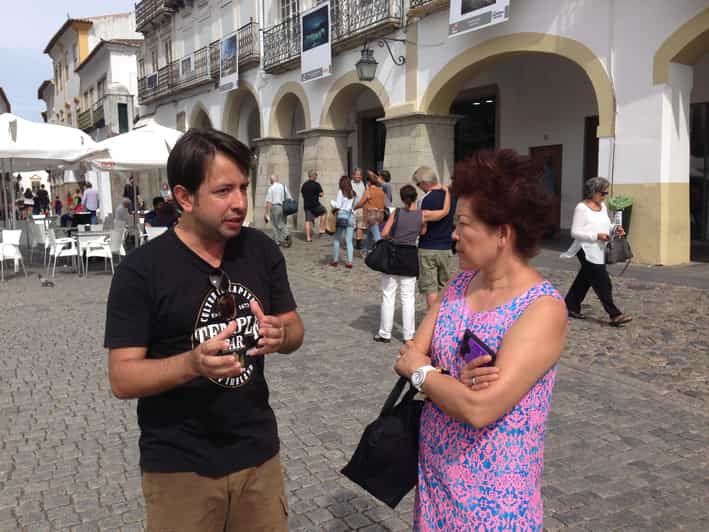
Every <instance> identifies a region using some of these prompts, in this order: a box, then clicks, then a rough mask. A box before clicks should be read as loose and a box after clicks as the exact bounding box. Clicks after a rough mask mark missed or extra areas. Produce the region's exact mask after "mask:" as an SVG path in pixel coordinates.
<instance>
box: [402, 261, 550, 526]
mask: <svg viewBox="0 0 709 532" xmlns="http://www.w3.org/2000/svg"><path fill="white" fill-rule="evenodd" d="M474 276H475V272H470V271H467V272H462V273H460V274H458V275H457V276H456V277H455V278H454V280H453V281H452V282H451V284H450V286H449V288H448V290H447V291H446V293H445V295H444V298H443V303H442V305H441V310H440V311H439V314H438V318H437V320H436V325H435V330H434V335H433V343H432V346H431V359H432V363H433V365H434V366H443V367H446V368H448V369H449V370H450V372H451V375H452V376H453V377H455V378H459V377H460V370H461V367H462V362H463V361H462V359H461V358H460V355H459V348H460V342H461V340H462V337H463V333H464V331H465V329H466V328H469V329H470V330H471V331H473V332H474V333H475V334H476V335H477V336H478V337H479V338H480V339H482V340H483V341H484V342H485V343H486V344H487V345H489V346H490V347H491V348H492V349H493V350H495V351H497V350H498V349H499V347H500V344H501V343H502V338H503V337H504V335H505V333H506V332H507V330H508V329H509V328H510V327H511V326H512V324H514V322H515V321H516V320H517V319H518V318H519V317H520V316H521V315H522V313H523V312H524V310H525V309H526V308H527V307H528V306H529V305H530V304H531V303H532V302H534V301H535V300H537V299H538V298H540V297H544V296H551V297H553V298H556V299H559V300H562V297H561V296H560V295H559V293H558V292H557V291H556V290H555V289H554V287H553V286H552V285H551V284H550V283H549V282H548V281H543V282H541V283H539V284H537V285H535V286H533V287H532V288H530V289H529V290H528V291H527V292H526V293H524V294H522V295H521V296H518V297H515V298H514V299H512V300H511V301H509V302H507V303H506V304H504V305H501V306H499V307H497V308H495V309H493V310H490V311H485V312H473V311H471V310H470V309H469V307H468V306H467V304H466V302H465V291H466V289H467V288H468V285H469V284H470V281H471V280H472V279H473V277H474ZM555 376H556V366H554V367H553V368H551V369H550V370H549V371H548V372H547V373H546V374H545V375H544V376H543V377H542V378H540V379H539V380H538V381H537V382H536V384H534V386H532V388H531V389H530V390H529V392H527V394H526V395H525V396H524V397H523V398H522V400H521V401H520V402H519V403H518V404H517V405H516V406H515V407H514V408H513V409H512V410H510V411H509V412H508V413H507V414H505V415H504V416H502V417H501V418H500V419H498V420H497V421H496V422H495V423H492V424H491V425H488V426H487V427H485V428H482V429H476V428H475V427H473V426H472V425H468V424H467V423H464V422H462V421H457V420H455V419H453V418H451V417H450V416H448V415H447V414H445V413H443V411H442V410H441V409H440V408H438V407H437V406H436V405H435V404H434V403H433V402H431V401H426V405H425V406H424V409H423V414H422V416H421V432H420V436H419V439H420V450H419V471H418V489H417V493H416V508H415V513H414V530H421V531H427V530H446V531H463V530H475V531H482V530H485V531H488V530H490V531H492V530H520V531H521V530H525V531H526V530H542V523H543V518H544V511H543V506H542V496H541V481H542V470H543V467H544V430H545V427H546V421H547V414H548V412H549V405H550V402H551V392H552V388H553V387H554V378H555Z"/></svg>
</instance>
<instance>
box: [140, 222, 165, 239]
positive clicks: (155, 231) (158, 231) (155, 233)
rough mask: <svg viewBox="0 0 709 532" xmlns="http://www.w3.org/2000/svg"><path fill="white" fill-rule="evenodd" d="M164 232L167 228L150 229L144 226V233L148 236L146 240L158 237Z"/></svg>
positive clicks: (148, 226) (150, 227)
mask: <svg viewBox="0 0 709 532" xmlns="http://www.w3.org/2000/svg"><path fill="white" fill-rule="evenodd" d="M165 231H167V227H152V226H150V225H146V226H145V233H146V235H147V236H148V240H152V239H153V238H157V237H159V236H160V235H161V234H163V233H164V232H165Z"/></svg>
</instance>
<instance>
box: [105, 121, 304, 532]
mask: <svg viewBox="0 0 709 532" xmlns="http://www.w3.org/2000/svg"><path fill="white" fill-rule="evenodd" d="M250 160H251V152H250V151H249V149H248V148H247V147H246V146H244V145H243V144H241V143H240V142H239V141H237V140H236V139H234V138H233V137H231V136H229V135H227V134H225V133H222V132H219V131H215V130H211V129H191V130H190V131H188V132H187V133H185V134H184V135H183V136H182V137H181V138H180V140H179V141H178V142H177V143H176V144H175V147H174V148H173V150H172V152H171V153H170V157H169V159H168V163H167V172H168V179H169V181H170V187H171V189H172V191H173V196H174V198H175V201H177V203H179V205H180V207H181V208H182V211H183V214H182V217H181V218H180V223H179V225H178V226H177V227H176V228H175V229H174V230H169V231H167V232H166V233H164V234H163V235H162V236H160V237H157V238H155V239H153V240H152V241H150V242H148V243H147V244H146V245H144V246H141V247H140V248H138V249H136V250H135V251H133V252H132V253H130V254H129V255H128V256H127V257H126V258H125V259H124V260H123V261H122V262H121V265H120V266H119V268H118V269H117V271H116V276H115V277H114V279H113V283H112V284H111V291H110V294H109V298H108V305H107V317H106V335H105V346H106V347H107V348H108V349H109V378H110V382H111V388H112V390H113V393H114V394H115V395H116V396H117V397H119V398H121V399H133V398H138V424H139V425H140V431H141V434H140V440H139V446H140V467H141V470H142V474H143V476H142V484H143V494H144V497H145V503H146V513H147V529H148V530H200V531H220V532H221V531H225V530H226V531H231V530H237V529H238V530H276V531H285V530H287V528H288V524H287V507H286V499H285V493H284V484H283V473H282V470H281V465H280V461H279V454H278V453H279V440H278V432H277V427H276V419H275V416H274V413H273V411H272V409H271V407H270V406H269V403H268V395H269V392H268V387H267V385H266V380H265V377H264V364H265V361H264V356H263V355H266V354H268V353H275V352H279V353H290V352H292V351H295V350H296V349H298V348H299V347H300V345H301V343H302V341H303V324H302V322H301V320H300V317H299V316H298V314H297V312H296V310H295V309H296V304H295V301H294V299H293V295H292V293H291V290H290V286H289V284H288V276H287V273H286V265H285V260H284V258H283V255H282V254H281V252H280V250H279V249H278V247H277V246H276V244H275V243H274V242H273V241H272V240H271V239H270V238H268V237H267V236H266V235H264V234H263V233H261V232H260V231H257V230H255V229H251V228H248V227H243V222H244V220H245V219H246V214H247V197H248V188H249V179H248V168H249V164H250Z"/></svg>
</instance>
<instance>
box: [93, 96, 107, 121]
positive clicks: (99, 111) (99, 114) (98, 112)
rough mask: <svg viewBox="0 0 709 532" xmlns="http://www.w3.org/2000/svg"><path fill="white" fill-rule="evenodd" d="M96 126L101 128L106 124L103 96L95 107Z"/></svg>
mask: <svg viewBox="0 0 709 532" xmlns="http://www.w3.org/2000/svg"><path fill="white" fill-rule="evenodd" d="M93 119H94V127H96V128H99V127H103V126H105V125H106V121H105V120H104V114H103V98H101V99H100V100H99V101H98V103H96V106H95V107H94V116H93Z"/></svg>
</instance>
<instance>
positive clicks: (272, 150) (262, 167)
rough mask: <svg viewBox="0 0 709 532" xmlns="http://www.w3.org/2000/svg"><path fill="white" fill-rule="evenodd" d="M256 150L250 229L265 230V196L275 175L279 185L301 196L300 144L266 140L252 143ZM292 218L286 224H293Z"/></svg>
mask: <svg viewBox="0 0 709 532" xmlns="http://www.w3.org/2000/svg"><path fill="white" fill-rule="evenodd" d="M254 144H255V146H256V148H257V149H258V166H257V170H256V175H255V176H254V177H255V182H254V183H253V184H252V186H253V189H254V206H253V211H254V212H253V217H252V218H251V220H252V224H253V227H258V228H264V227H265V226H266V224H265V222H264V220H263V206H264V204H265V203H266V201H265V200H266V192H267V191H268V187H269V186H270V185H271V182H270V180H269V178H270V177H271V175H272V174H276V175H277V176H278V177H279V179H280V182H281V183H283V184H285V185H286V186H287V187H288V190H289V191H290V193H291V194H292V195H293V197H295V198H297V197H298V194H300V167H301V156H302V150H303V148H302V144H303V141H302V140H301V139H299V138H275V137H266V138H261V139H256V140H254ZM293 218H294V217H293V216H291V217H289V221H291V223H293Z"/></svg>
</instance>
